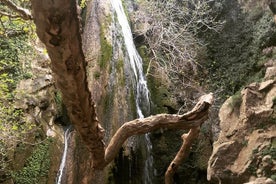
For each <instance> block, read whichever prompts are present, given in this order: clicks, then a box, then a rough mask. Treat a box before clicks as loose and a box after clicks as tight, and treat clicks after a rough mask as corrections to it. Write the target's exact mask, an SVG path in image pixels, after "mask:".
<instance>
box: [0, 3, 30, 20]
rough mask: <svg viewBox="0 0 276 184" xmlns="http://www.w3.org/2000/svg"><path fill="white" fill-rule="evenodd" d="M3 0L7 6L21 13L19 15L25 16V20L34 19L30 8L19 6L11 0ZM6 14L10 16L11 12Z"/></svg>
mask: <svg viewBox="0 0 276 184" xmlns="http://www.w3.org/2000/svg"><path fill="white" fill-rule="evenodd" d="M1 2H3V3H4V4H5V5H6V6H8V7H9V8H10V9H11V10H12V11H14V12H16V13H17V14H19V16H20V17H21V18H23V19H24V20H32V19H33V17H32V15H31V13H30V11H29V10H28V9H24V8H22V7H19V6H17V5H16V4H15V3H13V2H12V1H10V0H1ZM6 15H7V16H9V14H6ZM10 16H11V15H10Z"/></svg>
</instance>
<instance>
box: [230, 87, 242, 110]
mask: <svg viewBox="0 0 276 184" xmlns="http://www.w3.org/2000/svg"><path fill="white" fill-rule="evenodd" d="M241 103H242V95H241V92H240V91H238V92H237V93H236V94H235V95H233V96H232V97H231V102H230V103H229V106H230V107H231V108H232V109H238V108H239V107H240V106H241Z"/></svg>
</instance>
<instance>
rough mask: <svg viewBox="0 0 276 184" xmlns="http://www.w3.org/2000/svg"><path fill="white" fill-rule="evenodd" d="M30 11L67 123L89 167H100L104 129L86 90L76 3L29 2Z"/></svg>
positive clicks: (54, 1) (102, 157)
mask: <svg viewBox="0 0 276 184" xmlns="http://www.w3.org/2000/svg"><path fill="white" fill-rule="evenodd" d="M32 9H33V17H34V22H35V24H36V28H37V35H38V36H39V38H40V40H41V41H42V42H43V43H44V44H45V45H46V48H47V51H48V54H49V57H50V58H51V64H52V65H51V68H52V70H53V72H54V74H55V80H56V84H57V87H58V88H59V89H60V91H61V93H62V99H63V102H64V104H65V106H66V108H67V111H68V115H69V117H70V120H71V123H72V124H73V125H74V127H75V129H76V130H77V131H78V133H79V134H80V136H81V138H82V139H83V141H84V142H85V144H86V146H87V147H88V149H89V150H90V151H91V153H92V155H93V167H96V168H103V164H104V163H105V162H104V143H103V137H104V134H103V132H104V130H103V129H102V128H101V126H100V124H99V122H98V119H97V116H96V111H95V108H94V103H93V102H92V100H91V94H90V91H89V90H88V85H87V80H86V69H85V67H86V62H85V58H84V55H83V51H82V47H81V46H82V43H81V33H80V23H79V21H80V20H79V18H78V14H77V4H76V1H74V0H62V1H61V0H43V1H41V0H32Z"/></svg>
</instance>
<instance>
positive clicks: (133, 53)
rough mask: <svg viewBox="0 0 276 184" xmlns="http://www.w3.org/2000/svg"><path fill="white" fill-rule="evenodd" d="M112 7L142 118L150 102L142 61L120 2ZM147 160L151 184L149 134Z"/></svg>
mask: <svg viewBox="0 0 276 184" xmlns="http://www.w3.org/2000/svg"><path fill="white" fill-rule="evenodd" d="M110 1H111V4H112V7H113V8H114V10H115V12H116V14H117V19H118V22H119V24H120V26H121V28H122V34H123V37H124V42H125V46H126V49H127V53H128V56H129V62H130V66H131V68H132V70H133V73H134V75H135V81H136V84H135V85H136V86H135V87H134V89H135V88H136V94H135V95H136V96H135V102H136V110H137V114H138V117H139V118H144V114H143V112H142V109H147V111H149V108H150V101H149V90H148V87H147V81H146V80H145V77H144V73H143V61H142V58H141V56H140V55H139V53H138V51H137V50H136V47H135V44H134V41H133V36H132V32H131V29H130V26H129V23H128V19H127V16H126V14H125V12H124V8H123V6H122V2H121V0H110ZM145 142H146V149H147V158H146V161H145V167H144V184H151V183H152V182H151V175H152V173H153V157H152V155H151V150H152V144H151V141H150V138H149V134H146V135H145Z"/></svg>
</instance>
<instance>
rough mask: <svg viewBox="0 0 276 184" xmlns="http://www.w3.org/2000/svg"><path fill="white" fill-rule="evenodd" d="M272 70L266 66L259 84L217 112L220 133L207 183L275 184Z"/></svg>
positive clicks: (275, 100) (271, 64) (273, 65)
mask: <svg viewBox="0 0 276 184" xmlns="http://www.w3.org/2000/svg"><path fill="white" fill-rule="evenodd" d="M275 69H276V62H275V59H274V60H273V59H272V60H270V61H269V62H268V68H267V72H266V76H265V79H264V81H263V82H260V83H252V84H250V85H248V86H246V87H245V88H244V89H243V90H242V91H241V93H240V94H237V95H235V96H232V97H231V98H229V99H228V100H227V101H226V102H225V103H224V104H223V105H222V107H221V109H220V112H219V118H220V127H221V132H220V135H219V138H218V140H217V141H216V142H215V143H214V148H213V153H212V156H211V158H210V160H209V163H208V180H212V181H216V182H219V183H223V184H228V183H229V184H236V183H245V182H249V183H252V184H253V183H254V184H257V183H275V182H274V181H273V180H271V179H269V178H274V179H275V174H276V154H275V151H276V78H275V73H274V74H273V73H271V72H270V71H273V70H275Z"/></svg>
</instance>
